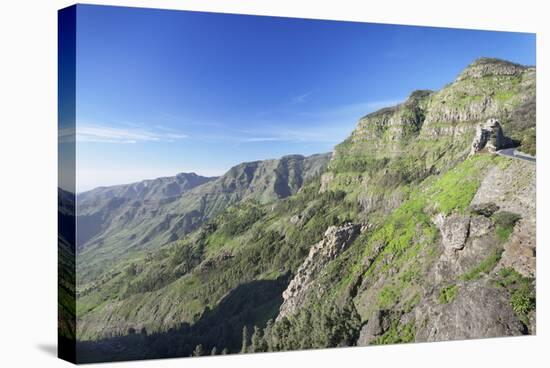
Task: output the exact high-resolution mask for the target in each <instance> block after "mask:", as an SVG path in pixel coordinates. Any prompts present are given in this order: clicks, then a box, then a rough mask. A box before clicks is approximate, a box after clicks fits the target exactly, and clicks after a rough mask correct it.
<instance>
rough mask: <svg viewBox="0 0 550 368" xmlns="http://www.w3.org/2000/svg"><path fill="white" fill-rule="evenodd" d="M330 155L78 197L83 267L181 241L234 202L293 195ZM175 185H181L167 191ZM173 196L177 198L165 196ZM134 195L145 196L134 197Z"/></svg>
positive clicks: (249, 165)
mask: <svg viewBox="0 0 550 368" xmlns="http://www.w3.org/2000/svg"><path fill="white" fill-rule="evenodd" d="M330 157H331V154H330V153H326V154H316V155H312V156H308V157H305V156H301V155H288V156H284V157H282V158H280V159H270V160H264V161H253V162H245V163H241V164H239V165H236V166H234V167H232V168H231V169H229V171H228V172H227V173H226V174H224V175H222V176H220V177H218V178H205V177H198V176H196V175H195V174H180V175H178V176H176V177H171V178H159V179H155V180H151V181H145V182H139V183H134V184H129V185H122V186H115V187H105V188H98V189H95V190H92V191H90V192H86V193H83V194H80V195H79V196H78V199H77V208H78V217H77V221H78V229H79V233H78V240H77V244H78V248H79V249H81V250H82V260H83V263H82V264H83V266H82V267H83V268H87V267H88V266H89V265H90V262H93V263H95V262H94V261H96V262H97V261H98V260H101V259H103V258H100V259H98V258H96V257H95V254H96V253H97V252H100V253H101V254H109V255H110V257H109V259H108V260H107V259H103V261H102V262H104V263H107V262H108V261H112V260H113V259H115V258H116V257H117V256H119V255H121V254H124V253H126V252H127V251H128V250H129V249H131V248H138V249H143V248H146V247H148V246H149V244H154V246H159V245H162V244H165V243H167V242H170V241H174V240H176V239H179V238H180V237H182V236H184V235H185V234H187V233H189V232H190V231H192V230H194V229H196V228H197V227H198V226H199V225H201V224H202V223H204V221H206V220H207V219H209V218H211V217H212V216H215V215H216V214H218V213H220V212H221V211H223V210H224V209H225V208H227V206H229V205H231V204H233V203H237V202H239V201H242V200H255V201H259V202H261V203H266V202H269V201H272V200H275V199H280V198H285V197H288V196H290V195H292V194H295V193H296V192H297V191H298V190H299V189H300V188H301V187H302V185H303V184H304V183H305V182H307V181H308V180H310V179H312V178H314V177H315V176H318V175H320V174H321V173H322V172H323V170H324V169H325V167H326V165H327V164H328V161H329V159H330ZM190 179H191V180H190ZM175 183H178V184H179V186H178V187H177V188H176V189H169V188H171V187H172V186H174V185H175ZM199 183H200V184H199ZM175 192H179V193H180V195H176V196H168V195H166V194H167V193H170V194H171V193H175ZM138 193H144V195H146V197H144V198H140V199H138V198H137V197H136V196H137V195H138ZM121 229H124V231H121ZM88 257H89V258H88ZM87 260H90V262H88V261H87Z"/></svg>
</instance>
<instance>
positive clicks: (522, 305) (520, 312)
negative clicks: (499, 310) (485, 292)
mask: <svg viewBox="0 0 550 368" xmlns="http://www.w3.org/2000/svg"><path fill="white" fill-rule="evenodd" d="M494 283H495V286H497V287H502V288H505V289H507V290H508V291H509V293H510V305H511V306H512V309H513V310H514V312H515V313H516V315H517V316H518V318H519V319H520V320H521V321H522V322H523V323H524V324H526V325H528V324H529V315H530V313H531V312H532V311H534V310H535V307H536V298H535V286H534V279H532V278H529V277H525V276H523V275H521V274H520V273H518V272H517V271H516V270H514V269H513V268H503V269H501V270H500V271H499V272H498V274H497V276H496V279H495V281H494Z"/></svg>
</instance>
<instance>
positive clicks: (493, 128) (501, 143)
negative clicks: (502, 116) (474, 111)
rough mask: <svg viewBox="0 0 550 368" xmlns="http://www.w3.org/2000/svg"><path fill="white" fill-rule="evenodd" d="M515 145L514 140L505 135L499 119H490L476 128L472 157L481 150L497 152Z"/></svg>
mask: <svg viewBox="0 0 550 368" xmlns="http://www.w3.org/2000/svg"><path fill="white" fill-rule="evenodd" d="M512 144H513V142H512V140H511V139H510V138H508V137H506V136H505V135H504V131H503V130H502V127H501V126H500V123H499V122H498V120H497V119H489V120H487V121H486V122H485V123H484V124H479V125H478V126H477V128H476V133H475V137H474V140H473V142H472V148H471V150H470V155H473V154H475V153H477V152H479V151H481V150H484V149H485V150H487V151H488V152H496V151H497V150H499V149H502V148H508V147H510V146H511V145H512Z"/></svg>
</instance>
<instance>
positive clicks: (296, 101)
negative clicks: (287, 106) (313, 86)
mask: <svg viewBox="0 0 550 368" xmlns="http://www.w3.org/2000/svg"><path fill="white" fill-rule="evenodd" d="M312 92H313V91H308V92H305V93H302V94H301V95H297V96H294V97H292V104H293V105H296V104H301V103H304V102H306V100H307V98H308V97H309V96H310V95H311V93H312Z"/></svg>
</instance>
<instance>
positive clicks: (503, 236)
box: [493, 211, 521, 242]
mask: <svg viewBox="0 0 550 368" xmlns="http://www.w3.org/2000/svg"><path fill="white" fill-rule="evenodd" d="M520 219H521V216H520V215H518V214H516V213H512V212H508V211H500V212H497V213H495V214H494V215H493V222H494V224H495V233H496V235H497V238H498V239H499V240H500V241H501V242H505V241H507V240H508V238H509V237H510V235H511V234H512V232H514V226H515V225H516V222H518V221H519V220H520Z"/></svg>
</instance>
